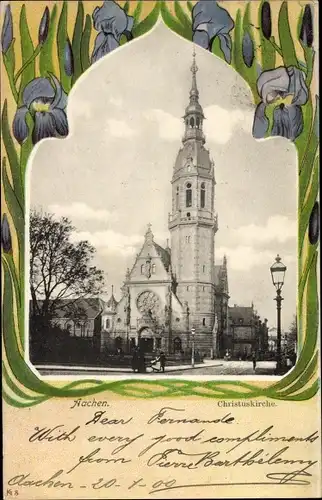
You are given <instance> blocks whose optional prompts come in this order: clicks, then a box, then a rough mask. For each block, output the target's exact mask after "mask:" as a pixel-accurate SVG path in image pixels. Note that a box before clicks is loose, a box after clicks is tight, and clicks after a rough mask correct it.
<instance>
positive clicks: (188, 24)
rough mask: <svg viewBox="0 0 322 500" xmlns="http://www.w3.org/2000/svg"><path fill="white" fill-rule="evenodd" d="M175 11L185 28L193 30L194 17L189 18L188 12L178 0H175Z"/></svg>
mask: <svg viewBox="0 0 322 500" xmlns="http://www.w3.org/2000/svg"><path fill="white" fill-rule="evenodd" d="M174 11H175V13H176V16H177V18H178V19H179V21H180V23H181V24H182V26H183V27H184V28H185V29H187V30H190V31H192V19H191V17H190V18H189V16H187V14H186V13H185V11H184V10H183V8H182V7H181V5H180V2H179V1H178V0H175V2H174ZM191 36H192V34H191Z"/></svg>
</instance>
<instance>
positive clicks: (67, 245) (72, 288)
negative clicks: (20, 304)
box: [30, 210, 104, 324]
mask: <svg viewBox="0 0 322 500" xmlns="http://www.w3.org/2000/svg"><path fill="white" fill-rule="evenodd" d="M74 230H75V228H74V227H73V225H72V223H71V221H70V220H69V219H67V218H66V217H61V218H60V219H59V220H57V219H55V217H54V215H53V214H48V213H41V212H38V211H35V210H34V211H32V212H31V215H30V292H31V298H32V311H31V312H32V316H33V317H34V318H35V317H37V318H39V319H41V323H42V324H44V323H46V322H47V321H48V320H49V319H50V318H51V317H53V316H54V315H55V311H56V310H57V308H61V307H62V299H72V300H75V301H76V300H77V299H79V298H88V297H94V296H96V295H98V294H99V293H100V292H101V291H102V288H103V285H104V279H103V272H102V271H101V270H99V269H97V268H96V267H95V266H93V265H91V263H92V259H93V256H94V253H95V249H94V247H93V246H92V245H90V243H89V242H88V241H79V242H76V243H75V242H73V241H72V238H71V236H72V233H73V231H74ZM70 304H71V302H70V301H69V305H70Z"/></svg>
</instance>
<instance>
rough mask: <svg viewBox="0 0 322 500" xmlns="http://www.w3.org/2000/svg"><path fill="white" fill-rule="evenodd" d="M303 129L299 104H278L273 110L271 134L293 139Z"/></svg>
mask: <svg viewBox="0 0 322 500" xmlns="http://www.w3.org/2000/svg"><path fill="white" fill-rule="evenodd" d="M302 130H303V114H302V109H301V107H300V106H285V107H284V108H283V109H282V108H281V107H280V106H279V107H277V108H276V109H275V110H274V114H273V128H272V136H282V137H286V139H291V140H292V141H294V140H295V139H296V138H297V137H298V136H299V135H300V133H301V132H302Z"/></svg>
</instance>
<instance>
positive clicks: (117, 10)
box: [92, 0, 134, 63]
mask: <svg viewBox="0 0 322 500" xmlns="http://www.w3.org/2000/svg"><path fill="white" fill-rule="evenodd" d="M93 22H94V28H95V29H96V31H98V32H99V33H98V35H97V37H96V40H95V45H94V50H93V53H92V63H94V62H96V61H98V60H99V59H100V58H101V57H103V56H105V55H106V54H108V53H109V52H111V51H112V50H114V49H116V48H117V47H119V46H120V40H121V36H122V35H125V36H126V38H127V39H128V40H131V39H132V38H133V36H132V33H131V32H132V28H133V23H134V20H133V17H131V16H128V15H127V14H126V13H125V12H124V10H123V9H122V8H121V7H120V6H119V5H118V4H117V3H115V2H114V1H113V0H106V1H105V2H104V3H103V5H102V7H96V8H95V9H94V12H93Z"/></svg>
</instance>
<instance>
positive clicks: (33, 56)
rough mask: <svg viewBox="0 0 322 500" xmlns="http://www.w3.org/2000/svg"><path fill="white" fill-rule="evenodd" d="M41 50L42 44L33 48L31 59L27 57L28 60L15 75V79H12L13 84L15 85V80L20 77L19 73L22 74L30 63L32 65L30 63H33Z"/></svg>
mask: <svg viewBox="0 0 322 500" xmlns="http://www.w3.org/2000/svg"><path fill="white" fill-rule="evenodd" d="M41 49H42V44H41V43H40V44H39V45H37V47H36V48H35V51H34V53H33V54H32V56H31V57H29V59H28V60H27V61H26V62H25V64H24V65H23V66H22V67H21V68H20V70H19V71H18V73H17V74H16V76H15V78H14V83H15V84H16V83H17V80H18V78H19V76H20V75H21V73H23V72H24V71H25V69H26V67H27V66H29V64H30V63H32V61H34V60H35V59H36V57H37V56H38V54H39V53H40V51H41Z"/></svg>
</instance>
